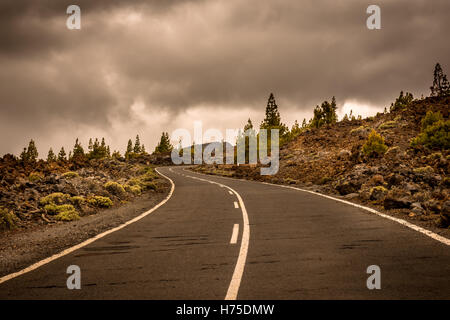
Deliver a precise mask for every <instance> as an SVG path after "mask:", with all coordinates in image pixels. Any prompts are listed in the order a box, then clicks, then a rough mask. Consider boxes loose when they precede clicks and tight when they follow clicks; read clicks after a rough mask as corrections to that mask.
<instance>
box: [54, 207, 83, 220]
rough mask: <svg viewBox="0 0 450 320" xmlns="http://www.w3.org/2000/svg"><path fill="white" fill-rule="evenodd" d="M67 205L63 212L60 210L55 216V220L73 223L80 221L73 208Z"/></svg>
mask: <svg viewBox="0 0 450 320" xmlns="http://www.w3.org/2000/svg"><path fill="white" fill-rule="evenodd" d="M69 207H72V206H71V205H68V206H67V207H66V208H65V209H64V210H61V211H60V212H59V213H58V214H57V215H56V216H55V219H56V220H59V221H73V220H78V219H80V216H79V214H78V212H77V211H76V210H75V208H74V207H72V208H69Z"/></svg>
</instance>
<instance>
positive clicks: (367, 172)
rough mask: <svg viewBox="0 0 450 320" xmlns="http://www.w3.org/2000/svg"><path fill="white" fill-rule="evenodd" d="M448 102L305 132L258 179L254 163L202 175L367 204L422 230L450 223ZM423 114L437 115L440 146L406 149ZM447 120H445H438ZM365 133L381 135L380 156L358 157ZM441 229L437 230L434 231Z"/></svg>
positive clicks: (415, 104)
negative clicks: (274, 167)
mask: <svg viewBox="0 0 450 320" xmlns="http://www.w3.org/2000/svg"><path fill="white" fill-rule="evenodd" d="M449 107H450V98H449V97H444V98H436V97H434V98H426V99H420V100H414V101H412V102H411V103H409V104H408V105H406V106H404V107H401V108H397V109H396V110H395V108H394V110H392V111H390V112H385V113H379V114H377V115H376V116H374V117H370V118H366V119H360V120H358V119H353V120H343V121H340V122H337V123H335V124H332V125H327V126H322V127H320V128H311V127H308V128H306V129H305V130H302V132H301V133H300V134H299V135H298V136H297V137H296V138H294V139H293V140H292V141H290V142H289V143H287V144H285V145H283V146H282V147H281V148H280V169H279V172H278V173H277V174H276V175H274V176H261V175H260V165H239V166H237V165H202V166H197V167H196V168H194V170H196V171H198V172H203V173H208V174H219V175H224V176H229V177H237V178H244V179H252V180H259V181H266V182H271V183H276V184H290V185H298V186H299V187H304V188H308V189H312V190H315V191H318V192H321V193H327V194H331V195H335V196H338V197H342V198H345V199H348V200H350V201H353V202H357V203H362V204H366V205H369V206H372V207H375V208H376V209H378V210H380V211H384V212H387V213H390V214H393V215H399V216H401V217H402V218H406V219H410V220H412V221H415V222H416V223H420V224H425V225H427V226H429V227H436V228H448V227H449V225H450V201H449V195H450V178H449V176H448V174H449V168H450V152H449V146H448V143H449V130H448V124H449V121H448V119H449V110H450V108H449ZM427 111H433V112H435V113H437V112H439V113H440V115H441V116H442V117H443V120H442V122H441V125H443V124H445V125H446V126H447V127H446V128H447V129H445V131H444V133H442V130H441V136H440V139H441V140H440V143H441V144H442V141H444V145H443V146H440V147H430V148H428V147H425V146H422V145H420V144H419V145H415V146H413V145H412V144H411V141H412V140H413V139H414V138H416V137H417V136H419V135H420V134H421V132H423V130H424V129H423V126H424V124H423V121H422V120H423V119H424V117H425V116H426V114H427ZM445 121H446V122H445ZM372 130H375V131H376V132H377V133H378V134H380V135H381V137H382V138H384V146H383V148H385V149H382V152H380V153H381V155H380V156H376V157H370V156H367V154H365V152H364V151H365V150H363V149H364V145H365V144H366V143H367V141H368V137H369V135H370V134H371V132H372ZM441 230H442V229H441Z"/></svg>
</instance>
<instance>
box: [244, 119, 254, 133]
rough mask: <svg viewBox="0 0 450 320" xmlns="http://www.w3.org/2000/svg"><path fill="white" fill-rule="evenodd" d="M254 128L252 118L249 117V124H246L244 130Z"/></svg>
mask: <svg viewBox="0 0 450 320" xmlns="http://www.w3.org/2000/svg"><path fill="white" fill-rule="evenodd" d="M252 129H253V123H252V120H251V119H250V118H248V120H247V124H246V125H245V126H244V132H245V131H247V130H252Z"/></svg>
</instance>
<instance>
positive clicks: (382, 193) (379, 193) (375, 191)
mask: <svg viewBox="0 0 450 320" xmlns="http://www.w3.org/2000/svg"><path fill="white" fill-rule="evenodd" d="M387 194H388V189H386V188H385V187H383V186H376V187H373V188H372V189H370V200H375V201H379V200H383V199H384V198H385V197H386V195H387Z"/></svg>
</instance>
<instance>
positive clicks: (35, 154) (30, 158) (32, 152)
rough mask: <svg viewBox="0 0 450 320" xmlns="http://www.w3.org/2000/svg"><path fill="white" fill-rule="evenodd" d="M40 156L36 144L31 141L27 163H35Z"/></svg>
mask: <svg viewBox="0 0 450 320" xmlns="http://www.w3.org/2000/svg"><path fill="white" fill-rule="evenodd" d="M38 155H39V154H38V151H37V148H36V144H35V143H34V141H33V139H31V140H30V143H29V144H28V149H27V156H26V159H27V161H30V162H35V161H36V159H37V157H38Z"/></svg>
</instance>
